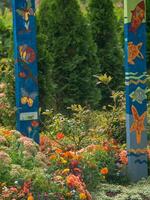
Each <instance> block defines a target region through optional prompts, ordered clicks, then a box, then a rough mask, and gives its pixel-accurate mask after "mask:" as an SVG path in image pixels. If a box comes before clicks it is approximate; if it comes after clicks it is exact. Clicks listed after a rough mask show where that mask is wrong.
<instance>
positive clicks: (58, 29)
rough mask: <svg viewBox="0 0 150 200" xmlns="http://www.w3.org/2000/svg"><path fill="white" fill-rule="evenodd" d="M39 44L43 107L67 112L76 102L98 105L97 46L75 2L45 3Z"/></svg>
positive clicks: (39, 15)
mask: <svg viewBox="0 0 150 200" xmlns="http://www.w3.org/2000/svg"><path fill="white" fill-rule="evenodd" d="M38 44H39V45H38V52H39V82H40V96H41V105H42V107H44V108H47V109H49V108H52V107H53V108H54V110H56V111H64V108H66V107H67V106H70V105H71V104H74V103H76V104H77V103H79V104H81V105H90V106H95V105H97V103H98V102H99V99H100V94H99V90H98V88H96V86H95V79H94V77H93V75H94V74H97V73H98V72H99V66H98V59H97V55H96V46H95V44H94V42H93V39H92V34H91V32H90V30H89V27H88V25H87V23H86V20H85V19H84V17H83V16H82V13H81V11H80V7H79V5H78V3H77V1H76V0H63V1H62V0H52V1H47V0H44V1H42V3H41V6H40V8H39V14H38Z"/></svg>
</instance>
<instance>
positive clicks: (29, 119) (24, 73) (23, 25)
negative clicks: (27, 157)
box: [12, 0, 39, 143]
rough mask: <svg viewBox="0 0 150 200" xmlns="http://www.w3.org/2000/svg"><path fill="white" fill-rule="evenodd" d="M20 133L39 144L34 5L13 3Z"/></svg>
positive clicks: (21, 1)
mask: <svg viewBox="0 0 150 200" xmlns="http://www.w3.org/2000/svg"><path fill="white" fill-rule="evenodd" d="M12 9H13V30H14V57H15V78H16V79H15V80H16V107H17V123H16V124H17V130H18V131H20V132H21V133H22V134H23V135H25V136H27V137H30V138H32V139H34V140H35V141H36V142H37V143H38V142H39V111H38V110H39V102H38V80H37V74H38V72H37V52H36V51H37V50H36V24H35V1H34V0H12Z"/></svg>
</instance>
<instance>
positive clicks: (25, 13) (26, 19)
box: [16, 0, 35, 30]
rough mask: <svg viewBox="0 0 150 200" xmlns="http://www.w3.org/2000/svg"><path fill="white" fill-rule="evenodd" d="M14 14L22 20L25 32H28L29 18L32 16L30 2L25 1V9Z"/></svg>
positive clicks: (32, 11)
mask: <svg viewBox="0 0 150 200" xmlns="http://www.w3.org/2000/svg"><path fill="white" fill-rule="evenodd" d="M16 12H17V13H18V14H19V15H20V16H21V17H22V18H23V20H24V26H25V29H26V30H29V25H30V20H29V19H30V16H34V15H35V13H34V10H33V8H32V3H31V0H26V8H22V9H17V10H16Z"/></svg>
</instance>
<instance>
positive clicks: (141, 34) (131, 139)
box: [124, 0, 148, 181]
mask: <svg viewBox="0 0 150 200" xmlns="http://www.w3.org/2000/svg"><path fill="white" fill-rule="evenodd" d="M141 2H144V4H145V1H142V0H141V1H140V0H139V1H138V0H130V2H129V1H128V0H125V1H124V3H125V4H126V5H127V6H126V7H125V9H129V4H130V5H131V4H132V3H133V5H135V8H136V6H137V5H138V3H141ZM145 8H146V5H145ZM145 10H146V9H145ZM129 12H131V10H127V12H126V10H125V13H128V14H129ZM145 15H146V14H145ZM125 17H129V16H125ZM130 21H131V19H129V20H128V22H129V23H126V24H125V25H124V30H125V73H126V75H125V81H126V131H127V150H128V175H129V179H130V180H131V181H138V180H140V179H141V178H143V177H147V176H148V167H147V154H146V153H138V152H137V153H130V150H131V149H134V150H137V151H138V150H142V149H143V150H145V149H146V148H147V134H146V125H147V119H146V116H145V117H143V119H142V116H144V113H145V112H146V111H147V100H146V96H145V94H143V96H141V95H142V93H144V91H146V88H147V86H146V71H147V70H146V23H145V22H142V23H141V24H140V26H139V27H138V28H137V30H136V32H131V31H130V28H131V23H132V21H131V22H130ZM129 44H130V45H133V46H134V47H135V46H137V45H140V44H141V48H139V55H138V56H136V58H135V59H133V63H134V64H133V63H132V64H131V62H129ZM139 88H140V89H139ZM135 91H136V93H135ZM137 91H142V93H139V94H138V92H137ZM131 94H132V95H139V96H138V97H137V96H134V98H131ZM138 99H140V102H139V101H138ZM133 108H134V109H133ZM133 111H134V113H133ZM135 111H136V112H135ZM137 122H138V126H139V127H142V126H143V127H144V130H142V129H141V131H140V132H138V128H136V129H137V131H135V130H132V128H133V129H134V128H135V127H134V125H135V124H136V125H137ZM140 122H141V124H140ZM138 133H140V134H138ZM138 135H141V140H139V141H140V142H139V141H138V139H137V138H138ZM136 155H138V158H137V156H136Z"/></svg>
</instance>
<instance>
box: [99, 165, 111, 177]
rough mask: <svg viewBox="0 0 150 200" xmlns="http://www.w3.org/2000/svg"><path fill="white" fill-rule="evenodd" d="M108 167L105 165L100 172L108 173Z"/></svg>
mask: <svg viewBox="0 0 150 200" xmlns="http://www.w3.org/2000/svg"><path fill="white" fill-rule="evenodd" d="M108 172H109V171H108V168H107V167H104V168H102V169H101V170H100V173H101V174H102V175H107V174H108Z"/></svg>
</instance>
